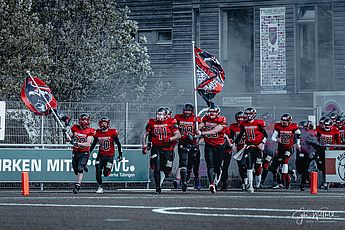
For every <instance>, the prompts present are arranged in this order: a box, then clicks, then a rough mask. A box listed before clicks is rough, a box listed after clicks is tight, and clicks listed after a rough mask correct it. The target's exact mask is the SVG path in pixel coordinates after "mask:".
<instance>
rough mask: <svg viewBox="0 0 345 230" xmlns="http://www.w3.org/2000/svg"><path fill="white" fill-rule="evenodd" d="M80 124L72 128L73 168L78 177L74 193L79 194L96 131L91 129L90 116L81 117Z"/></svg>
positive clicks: (83, 114)
mask: <svg viewBox="0 0 345 230" xmlns="http://www.w3.org/2000/svg"><path fill="white" fill-rule="evenodd" d="M78 122H79V123H78V124H74V125H73V126H72V127H71V144H72V145H73V147H72V166H73V171H74V174H75V175H76V177H77V180H76V184H75V186H74V189H73V193H74V194H77V193H78V192H79V190H80V187H81V183H82V180H83V175H84V171H86V172H87V168H86V164H87V162H88V160H89V158H90V145H91V143H92V141H93V137H94V135H95V134H96V131H95V130H94V129H93V128H90V116H89V114H87V113H82V114H80V116H79V119H78Z"/></svg>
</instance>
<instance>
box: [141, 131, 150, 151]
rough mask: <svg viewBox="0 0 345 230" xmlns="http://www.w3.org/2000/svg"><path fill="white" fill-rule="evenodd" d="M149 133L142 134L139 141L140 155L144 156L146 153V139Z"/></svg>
mask: <svg viewBox="0 0 345 230" xmlns="http://www.w3.org/2000/svg"><path fill="white" fill-rule="evenodd" d="M149 135H150V133H149V132H148V131H145V133H144V134H143V137H142V140H141V145H142V153H143V154H146V152H147V151H148V149H147V137H149Z"/></svg>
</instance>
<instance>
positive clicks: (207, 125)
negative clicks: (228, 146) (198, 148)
mask: <svg viewBox="0 0 345 230" xmlns="http://www.w3.org/2000/svg"><path fill="white" fill-rule="evenodd" d="M201 122H202V123H204V127H203V130H204V131H209V130H212V129H214V128H215V127H216V126H217V125H222V126H223V129H222V130H221V131H220V132H218V133H216V134H208V135H205V136H204V140H205V143H207V144H209V145H212V146H219V145H223V144H224V134H225V131H226V130H225V129H224V127H226V118H225V117H224V116H217V117H215V118H213V119H212V118H210V117H209V116H204V117H203V118H202V119H201Z"/></svg>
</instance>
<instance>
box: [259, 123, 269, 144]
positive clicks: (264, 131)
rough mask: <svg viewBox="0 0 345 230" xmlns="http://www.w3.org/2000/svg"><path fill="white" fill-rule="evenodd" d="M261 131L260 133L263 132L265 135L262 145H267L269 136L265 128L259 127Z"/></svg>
mask: <svg viewBox="0 0 345 230" xmlns="http://www.w3.org/2000/svg"><path fill="white" fill-rule="evenodd" d="M259 130H260V132H262V134H263V135H264V138H263V139H262V140H261V143H263V144H265V143H266V141H267V138H268V134H267V132H266V129H265V127H263V126H261V125H260V126H259Z"/></svg>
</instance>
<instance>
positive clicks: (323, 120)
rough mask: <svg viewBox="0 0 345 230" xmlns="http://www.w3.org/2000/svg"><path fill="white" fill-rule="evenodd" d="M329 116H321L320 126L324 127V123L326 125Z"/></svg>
mask: <svg viewBox="0 0 345 230" xmlns="http://www.w3.org/2000/svg"><path fill="white" fill-rule="evenodd" d="M327 118H328V117H326V116H323V117H321V118H320V120H319V126H320V127H321V128H323V125H324V123H325V120H326V119H327Z"/></svg>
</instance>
